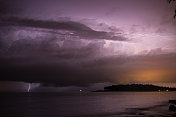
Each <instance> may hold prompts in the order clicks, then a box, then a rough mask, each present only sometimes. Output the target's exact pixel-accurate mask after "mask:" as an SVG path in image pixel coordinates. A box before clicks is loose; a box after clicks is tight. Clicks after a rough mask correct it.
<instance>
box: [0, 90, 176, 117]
mask: <svg viewBox="0 0 176 117" xmlns="http://www.w3.org/2000/svg"><path fill="white" fill-rule="evenodd" d="M170 99H176V92H81V93H64V94H63V93H30V94H28V93H1V94H0V117H99V116H100V117H101V116H105V117H107V116H108V117H111V116H113V117H114V116H115V115H119V114H120V113H125V112H126V111H127V110H128V109H130V108H145V107H153V106H155V105H161V104H163V103H168V100H170Z"/></svg>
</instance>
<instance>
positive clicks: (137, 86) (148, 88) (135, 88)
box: [94, 84, 176, 92]
mask: <svg viewBox="0 0 176 117" xmlns="http://www.w3.org/2000/svg"><path fill="white" fill-rule="evenodd" d="M111 91H176V88H169V87H161V86H156V85H150V84H149V85H148V84H127V85H112V86H108V87H104V90H97V91H94V92H111Z"/></svg>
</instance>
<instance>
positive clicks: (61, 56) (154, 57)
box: [0, 0, 176, 86]
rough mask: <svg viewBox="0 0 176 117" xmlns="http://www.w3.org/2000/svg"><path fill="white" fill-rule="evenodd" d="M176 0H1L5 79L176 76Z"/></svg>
mask: <svg viewBox="0 0 176 117" xmlns="http://www.w3.org/2000/svg"><path fill="white" fill-rule="evenodd" d="M175 3H176V2H173V3H171V4H169V3H168V2H167V0H45V1H43V0H13V1H12V0H0V71H1V72H0V80H1V82H3V81H15V82H16V81H17V82H32V83H41V84H53V85H54V86H89V85H90V84H93V83H104V82H111V83H171V82H172V83H176V61H175V60H176V20H175V19H174V18H173V16H174V10H175V7H176V6H175ZM2 84H3V83H2ZM7 84H8V83H7Z"/></svg>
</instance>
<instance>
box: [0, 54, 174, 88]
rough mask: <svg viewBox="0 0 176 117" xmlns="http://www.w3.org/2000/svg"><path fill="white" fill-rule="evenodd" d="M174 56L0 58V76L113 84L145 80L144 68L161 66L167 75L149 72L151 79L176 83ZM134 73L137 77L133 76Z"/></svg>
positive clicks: (86, 83) (60, 84)
mask: <svg viewBox="0 0 176 117" xmlns="http://www.w3.org/2000/svg"><path fill="white" fill-rule="evenodd" d="M175 59H176V55H175V54H172V55H171V54H168V55H158V56H156V55H155V56H134V57H128V58H125V57H117V56H114V57H108V58H107V57H106V58H99V59H89V60H86V61H79V60H78V61H69V60H62V61H61V60H60V59H58V60H57V61H52V60H51V61H50V62H48V60H47V58H43V60H41V59H40V60H33V59H31V60H30V58H21V59H19V58H18V59H14V58H9V59H7V58H6V59H1V60H0V62H1V63H0V64H1V66H0V70H1V73H0V75H1V76H2V77H1V80H5V81H7V80H9V81H25V82H43V83H51V84H56V85H58V86H68V85H78V86H80V85H89V84H91V83H97V82H107V81H108V82H115V83H127V82H134V81H139V82H140V81H141V82H142V81H144V82H145V81H147V80H146V79H145V78H144V76H143V74H142V73H143V72H144V71H145V72H146V71H147V70H151V71H152V73H153V71H155V70H156V71H157V72H156V73H157V75H160V74H163V73H162V70H163V69H164V70H165V71H166V76H165V74H164V76H163V77H164V78H163V77H162V78H158V77H157V76H155V77H153V76H152V75H151V77H152V80H151V82H152V81H153V82H155V81H162V82H175V77H176V74H175V72H174V71H175V70H176V64H175V61H174V60H175ZM29 63H30V64H29ZM158 71H161V73H160V72H159V74H158ZM135 72H137V75H136V74H134V73H135ZM138 72H139V73H138ZM140 72H141V73H140ZM154 74H155V73H154ZM133 75H136V76H135V77H133ZM138 75H139V76H138ZM139 77H141V78H139ZM136 78H139V79H140V80H139V79H136Z"/></svg>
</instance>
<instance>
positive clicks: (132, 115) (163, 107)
mask: <svg viewBox="0 0 176 117" xmlns="http://www.w3.org/2000/svg"><path fill="white" fill-rule="evenodd" d="M85 117H176V112H172V111H169V103H168V102H165V103H162V104H160V105H155V106H152V107H145V108H127V109H126V110H125V112H121V113H113V114H112V113H109V114H102V115H101V114H100V115H91V116H85Z"/></svg>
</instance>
